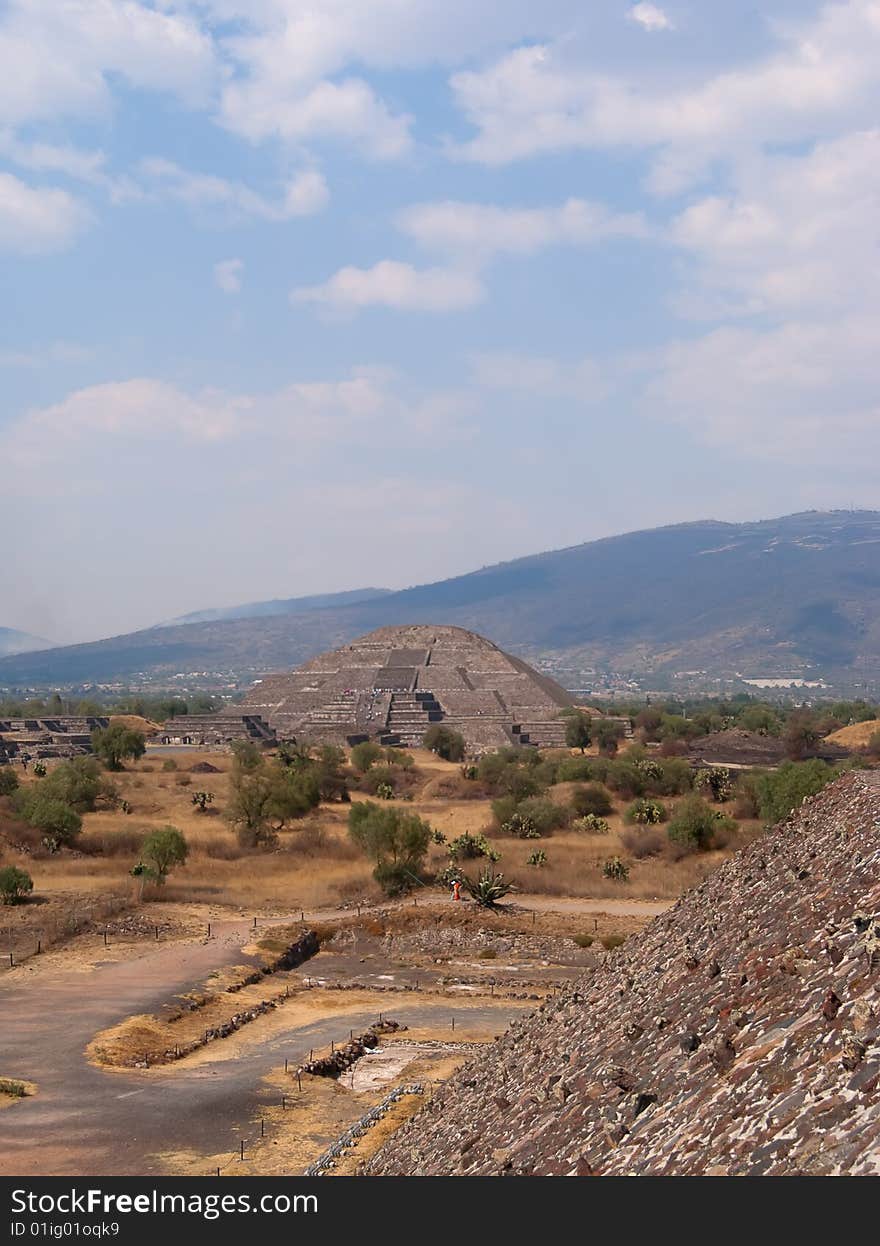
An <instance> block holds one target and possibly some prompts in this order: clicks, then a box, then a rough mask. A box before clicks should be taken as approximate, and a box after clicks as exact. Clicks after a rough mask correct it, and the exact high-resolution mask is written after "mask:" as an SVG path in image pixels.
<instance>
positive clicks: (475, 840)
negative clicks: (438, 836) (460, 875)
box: [446, 831, 501, 861]
mask: <svg viewBox="0 0 880 1246" xmlns="http://www.w3.org/2000/svg"><path fill="white" fill-rule="evenodd" d="M446 851H447V852H448V853H449V855H450V857H452V859H453V861H474V860H476V859H477V858H478V857H487V858H488V859H489V860H490V861H498V860H500V859H501V853H500V852H497V851H496V850H495V849H494V848H493V847H492V845H491V844H490V843H489V841H488V839H486V836H485V835H472V834H471V833H470V831H465V832H464V834H463V835H459V837H458V839H453V840H452V842H451V843H450V844H449V846H448V848H447V849H446Z"/></svg>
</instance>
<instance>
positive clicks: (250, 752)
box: [231, 740, 263, 771]
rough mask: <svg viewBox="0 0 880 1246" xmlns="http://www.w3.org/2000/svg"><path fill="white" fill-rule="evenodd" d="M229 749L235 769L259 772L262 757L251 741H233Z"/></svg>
mask: <svg viewBox="0 0 880 1246" xmlns="http://www.w3.org/2000/svg"><path fill="white" fill-rule="evenodd" d="M231 747H232V756H233V757H234V758H235V766H236V769H238V770H244V771H252V770H259V768H260V766H261V765H262V764H263V755H262V753H261V752H260V750H259V749H258V748H257V746H256V744H254V742H253V740H233V741H232V746H231Z"/></svg>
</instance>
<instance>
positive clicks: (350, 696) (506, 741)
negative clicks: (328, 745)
mask: <svg viewBox="0 0 880 1246" xmlns="http://www.w3.org/2000/svg"><path fill="white" fill-rule="evenodd" d="M571 704H572V698H571V697H570V695H569V694H568V693H567V692H566V691H565V689H564V688H562V687H560V685H559V684H557V683H556V682H555V681H554V680H552V679H549V678H548V677H547V676H545V675H542V674H541V673H540V672H539V671H536V670H535V669H534V668H533V667H531V666H529V665H528V663H526V662H524V661H522V659H521V658H517V657H513V656H512V655H511V654H509V653H505V652H504V650H503V649H499V648H498V646H497V645H495V644H493V643H492V641H491V640H487V639H486V638H485V637H484V636H479V635H477V634H476V633H475V632H469V631H467V630H466V629H464V628H462V627H449V626H434V625H429V624H418V625H412V626H404V627H380V628H378V629H377V630H376V631H373V632H369V633H368V634H367V635H365V636H361V637H359V638H358V639H357V640H354V641H352V643H351V644H349V645H344V646H343V647H342V648H340V649H334V650H332V651H330V652H328V653H323V654H321V655H320V656H319V657H316V658H312V659H311V661H309V662H306V663H304V664H303V665H302V666H298V667H297V668H296V669H295V670H293V671H291V672H290V673H288V674H279V675H271V676H269V677H267V678H266V679H264V680H262V681H261V682H260V683H259V684H257V685H256V687H254V688H253V689H252V690H251V692H249V693H248V695H247V697H246V698H245V701H244V705H243V708H244V709H245V712H247V713H250V714H260V715H262V717H263V718H264V719H266V721H268V722H269V723H270V724H271V725H272V727H274V728H275V730H276V731H277V732H278V734H279V736H282V737H290V736H298V735H299V736H302V737H304V738H307V739H311V740H319V741H327V742H339V743H342V742H349V743H351V742H353V741H354V740H355V739H356V738H375V739H378V740H380V741H381V742H382V743H385V744H403V745H409V746H413V745H418V744H421V742H422V740H423V738H424V735H425V732H426V731H427V730H428V728H429V727H430V726H432V725H433V724H435V723H444V724H445V725H447V726H449V727H451V728H452V729H454V730H455V731H459V732H460V733H461V734H462V735H463V736H464V738H465V741H466V743H467V744H468V746H469V747H470V748H471V749H474V748H497V747H499V746H503V745H510V744H535V745H539V746H543V747H552V746H554V745H564V743H565V723H564V720H563V719H561V718H560V713H561V711H563V710H565V709H567V708H568V707H569V706H570V705H571Z"/></svg>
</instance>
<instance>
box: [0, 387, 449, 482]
mask: <svg viewBox="0 0 880 1246" xmlns="http://www.w3.org/2000/svg"><path fill="white" fill-rule="evenodd" d="M470 415H471V408H470V406H469V404H468V402H467V401H466V400H465V399H464V398H463V397H462V396H460V395H457V394H455V393H454V392H451V393H443V392H440V393H436V394H428V395H419V394H415V395H413V394H412V393H411V392H409V391H408V389H407V388H406V387H405V386H404V385H403V384H402V383H401V382H400V381H399V380H398V378H397V377H396V376H395V374H394V373H393V372H390V371H389V370H388V369H384V368H378V367H364V368H357V369H354V370H353V371H352V372H351V374H350V375H348V376H346V377H343V378H342V379H332V380H317V381H296V382H293V383H291V384H289V385H285V386H283V387H281V388H280V389H276V390H271V391H267V392H255V393H235V392H230V391H228V390H221V389H212V388H206V389H201V390H198V391H196V392H189V391H187V390H184V389H183V388H181V387H180V386H178V385H174V384H172V383H169V382H167V381H163V380H159V379H156V378H154V377H136V378H133V379H130V380H126V381H110V382H105V383H102V384H98V385H90V386H87V387H86V388H84V389H79V390H74V391H73V392H72V393H70V394H68V395H67V396H66V397H65V398H63V399H62V400H61V401H59V402H56V403H52V404H51V405H49V406H46V407H39V408H36V409H34V410H31V411H28V412H25V414H24V415H22V416H21V417H20V418H18V419H17V420H16V421H14V422H13V423H12V424H11V425H10V426H8V427H7V430H6V434H5V437H4V462H5V463H7V464H10V465H12V466H14V467H15V469H16V478H15V481H14V483H13V481H12V480H11V478H10V480H9V481H8V482H7V486H8V488H13V487H14V488H15V490H16V492H27V491H28V490H34V489H35V488H36V484H35V481H36V476H35V475H34V474H33V473H39V472H43V471H50V472H51V470H52V467H53V465H54V466H55V468H57V469H59V470H61V471H62V472H63V473H64V475H65V479H68V478H69V477H70V475H71V473H72V472H74V470H75V473H76V475H77V477H78V479H79V480H80V483H82V482H83V481H85V480H86V479H87V477H88V474H89V468H90V467H91V468H92V469H97V470H98V471H99V472H103V471H104V470H105V469H106V462H107V455H108V453H109V454H111V455H112V457H113V458H114V460H116V459H118V460H119V462H123V461H126V459H127V458H128V457H131V458H132V461H133V462H134V463H136V464H137V465H138V471H143V470H145V464H146V463H147V462H148V461H149V455H150V454H151V453H152V454H153V455H154V456H156V457H157V460H163V459H164V458H167V455H168V454H169V452H172V451H173V454H174V455H177V454H180V455H183V456H185V457H187V456H193V455H195V456H196V458H195V459H193V461H194V462H195V461H197V456H198V455H199V454H201V453H203V452H205V453H207V452H208V451H210V450H212V449H213V450H216V451H218V452H220V451H222V450H223V448H224V447H228V446H234V453H235V455H236V458H237V460H238V461H240V462H243V461H244V460H245V458H246V457H247V456H251V457H253V456H256V458H257V459H258V460H259V459H261V458H262V456H263V455H264V454H265V452H266V447H267V446H269V445H274V446H276V447H277V446H280V445H282V444H286V445H289V446H293V447H295V448H296V451H297V453H298V454H306V453H308V452H316V451H318V450H320V449H322V448H323V449H325V450H330V451H331V452H333V453H335V448H337V447H338V446H339V444H340V441H343V440H344V441H346V442H348V441H352V440H354V441H358V440H362V439H364V438H369V437H371V436H372V435H373V434H374V433H375V429H376V427H377V426H380V425H381V426H385V425H387V423H388V421H389V420H393V422H394V425H395V428H396V429H397V430H398V433H399V435H400V436H405V435H407V433H408V434H410V435H412V436H413V437H415V438H417V439H418V438H420V437H424V436H430V437H431V438H434V439H436V435H437V432H438V430H440V431H443V432H444V434H445V435H447V436H450V437H455V438H458V437H460V436H462V435H463V434H464V425H465V422H466V421H467V419H469V418H470ZM108 446H112V450H109V451H108ZM151 447H152V450H151ZM29 473H30V474H29ZM40 487H41V488H42V486H40Z"/></svg>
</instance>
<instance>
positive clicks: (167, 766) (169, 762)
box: [162, 757, 177, 774]
mask: <svg viewBox="0 0 880 1246" xmlns="http://www.w3.org/2000/svg"><path fill="white" fill-rule="evenodd" d="M162 769H163V770H164V771H165V772H166V773H168V774H170V773H171V772H172V771H174V770H176V769H177V762H176V761H175V760H174V758H173V757H166V758H165V760H164V761H163V762H162Z"/></svg>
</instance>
